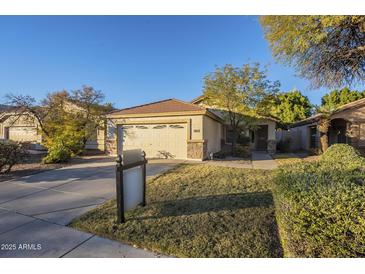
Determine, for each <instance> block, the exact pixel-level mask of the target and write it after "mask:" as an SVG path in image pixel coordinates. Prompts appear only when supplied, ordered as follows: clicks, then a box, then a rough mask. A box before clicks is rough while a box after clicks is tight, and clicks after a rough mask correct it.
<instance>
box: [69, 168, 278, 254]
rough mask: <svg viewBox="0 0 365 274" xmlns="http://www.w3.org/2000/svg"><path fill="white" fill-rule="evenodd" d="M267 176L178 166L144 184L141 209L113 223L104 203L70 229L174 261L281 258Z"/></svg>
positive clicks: (113, 213)
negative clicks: (121, 222) (207, 258)
mask: <svg viewBox="0 0 365 274" xmlns="http://www.w3.org/2000/svg"><path fill="white" fill-rule="evenodd" d="M270 182H271V172H270V171H265V170H260V171H259V170H251V169H238V168H227V167H217V166H210V165H200V164H192V165H180V166H178V167H177V168H175V169H173V170H171V171H169V172H167V173H165V174H163V175H161V176H159V177H157V178H154V179H153V180H151V181H149V182H148V184H147V206H146V207H144V208H142V207H140V208H137V209H134V210H131V211H129V212H128V213H127V214H126V218H127V222H126V223H125V224H120V225H118V224H116V204H115V201H114V200H113V201H109V202H107V203H106V204H104V205H103V206H101V207H99V208H97V209H95V210H92V211H90V212H89V213H87V214H86V215H84V216H82V217H81V218H80V219H78V220H76V221H74V222H73V223H72V224H71V225H72V227H74V228H77V229H81V230H85V231H88V232H92V233H95V234H98V235H101V236H105V237H108V238H111V239H115V240H119V241H122V242H125V243H129V244H133V245H135V246H138V247H143V248H146V249H149V250H151V251H156V252H161V253H165V254H168V255H171V256H178V257H281V256H282V249H281V246H280V241H279V237H278V229H277V225H276V220H275V214H274V205H273V198H272V195H271V190H270Z"/></svg>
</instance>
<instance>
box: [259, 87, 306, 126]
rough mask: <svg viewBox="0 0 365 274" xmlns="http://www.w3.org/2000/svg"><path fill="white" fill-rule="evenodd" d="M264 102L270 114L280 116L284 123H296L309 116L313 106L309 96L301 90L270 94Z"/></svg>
mask: <svg viewBox="0 0 365 274" xmlns="http://www.w3.org/2000/svg"><path fill="white" fill-rule="evenodd" d="M264 104H266V106H265V108H266V112H267V113H268V115H271V116H274V117H276V118H278V119H279V120H280V121H281V122H282V123H283V124H290V123H294V122H297V121H300V120H303V119H305V118H307V117H309V116H310V115H311V114H312V108H313V106H312V105H311V103H310V102H309V99H308V97H307V96H304V95H303V94H302V93H301V92H300V91H299V90H292V91H289V92H281V93H278V94H275V95H274V96H269V97H268V98H267V99H266V100H265V101H263V102H262V105H264ZM264 112H265V111H264Z"/></svg>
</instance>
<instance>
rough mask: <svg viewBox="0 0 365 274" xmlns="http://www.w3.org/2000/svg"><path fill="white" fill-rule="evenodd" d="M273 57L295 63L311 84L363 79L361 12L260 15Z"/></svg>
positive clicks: (364, 27) (364, 59) (364, 26)
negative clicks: (348, 14)
mask: <svg viewBox="0 0 365 274" xmlns="http://www.w3.org/2000/svg"><path fill="white" fill-rule="evenodd" d="M260 21H261V25H262V26H263V28H264V32H265V37H266V39H267V40H268V42H269V44H270V47H271V49H272V51H273V55H274V56H275V57H276V59H277V60H279V61H281V62H283V63H286V64H289V65H292V66H294V67H295V69H296V70H297V72H298V73H299V75H300V76H302V77H304V78H307V79H309V80H310V81H311V83H312V86H313V87H320V86H327V87H338V86H345V85H352V84H355V83H357V82H362V83H363V82H364V80H365V16H317V15H316V16H262V17H261V18H260Z"/></svg>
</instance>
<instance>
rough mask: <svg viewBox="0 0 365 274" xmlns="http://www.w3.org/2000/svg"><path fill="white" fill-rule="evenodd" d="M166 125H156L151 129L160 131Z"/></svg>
mask: <svg viewBox="0 0 365 274" xmlns="http://www.w3.org/2000/svg"><path fill="white" fill-rule="evenodd" d="M165 127H166V125H157V126H154V127H153V128H154V129H162V128H165Z"/></svg>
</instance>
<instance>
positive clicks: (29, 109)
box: [8, 86, 112, 162]
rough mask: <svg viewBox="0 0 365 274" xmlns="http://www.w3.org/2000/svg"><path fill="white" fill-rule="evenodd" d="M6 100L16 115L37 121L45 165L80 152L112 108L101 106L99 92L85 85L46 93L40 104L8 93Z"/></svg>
mask: <svg viewBox="0 0 365 274" xmlns="http://www.w3.org/2000/svg"><path fill="white" fill-rule="evenodd" d="M8 99H9V103H10V104H11V105H13V106H16V107H17V109H18V110H19V111H18V116H21V115H31V116H33V117H35V118H36V120H37V121H38V124H39V127H40V131H41V133H42V143H43V145H45V147H47V149H48V155H47V157H46V158H45V160H46V161H48V162H58V161H65V160H67V159H68V158H69V157H71V156H72V155H75V154H78V153H80V152H81V151H83V149H84V148H85V144H86V142H87V141H88V140H89V139H90V138H92V137H96V132H97V130H98V129H103V127H104V123H103V121H104V119H105V114H106V113H107V112H108V111H110V110H111V109H112V106H111V105H110V104H104V103H103V100H104V95H103V93H102V92H100V91H97V90H95V89H94V88H92V87H88V86H84V87H83V88H82V89H80V90H74V91H71V92H68V91H65V90H63V91H57V92H53V93H49V94H48V95H47V97H46V98H45V99H44V100H43V101H42V102H41V104H40V105H37V104H36V100H35V99H34V98H33V97H31V96H24V95H19V96H16V95H11V94H10V95H8Z"/></svg>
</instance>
